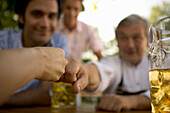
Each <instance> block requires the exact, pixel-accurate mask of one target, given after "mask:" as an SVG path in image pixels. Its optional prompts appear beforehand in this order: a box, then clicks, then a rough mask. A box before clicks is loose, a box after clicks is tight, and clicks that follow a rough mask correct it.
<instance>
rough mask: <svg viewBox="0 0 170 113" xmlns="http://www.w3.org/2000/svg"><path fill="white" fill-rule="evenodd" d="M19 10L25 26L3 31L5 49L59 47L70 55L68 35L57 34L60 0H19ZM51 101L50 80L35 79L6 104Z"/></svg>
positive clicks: (0, 33)
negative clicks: (16, 29)
mask: <svg viewBox="0 0 170 113" xmlns="http://www.w3.org/2000/svg"><path fill="white" fill-rule="evenodd" d="M16 13H17V14H18V17H19V24H20V27H21V28H22V29H20V30H18V31H15V30H12V29H9V30H4V31H0V47H1V48H2V49H17V48H28V47H37V46H47V47H57V48H61V49H63V50H64V51H65V54H66V56H67V38H66V37H65V36H64V35H60V34H58V33H55V30H56V25H57V17H58V4H57V0H17V1H16ZM56 52H57V51H56ZM49 103H50V96H49V83H48V82H41V81H39V80H35V79H33V80H32V81H30V82H29V83H28V84H26V85H25V86H24V87H22V88H21V89H19V90H17V91H16V92H15V94H14V95H13V96H12V97H11V98H10V99H9V100H8V101H6V105H16V106H17V105H23V106H26V105H46V104H49Z"/></svg>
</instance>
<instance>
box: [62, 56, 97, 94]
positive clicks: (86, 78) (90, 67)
mask: <svg viewBox="0 0 170 113" xmlns="http://www.w3.org/2000/svg"><path fill="white" fill-rule="evenodd" d="M66 59H67V61H68V64H67V66H66V69H65V73H64V75H63V76H62V77H61V78H60V81H63V82H68V83H73V90H74V92H75V93H78V92H80V91H81V90H83V89H86V90H88V91H93V90H95V89H96V88H97V87H98V85H99V83H100V75H99V72H98V69H97V67H96V66H95V65H94V64H81V63H80V62H79V61H77V60H75V59H73V58H69V57H67V58H66Z"/></svg>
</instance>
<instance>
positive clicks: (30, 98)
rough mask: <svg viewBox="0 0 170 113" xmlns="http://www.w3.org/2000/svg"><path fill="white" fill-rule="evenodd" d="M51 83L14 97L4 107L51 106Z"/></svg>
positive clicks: (44, 83)
mask: <svg viewBox="0 0 170 113" xmlns="http://www.w3.org/2000/svg"><path fill="white" fill-rule="evenodd" d="M49 88H50V83H49V82H45V81H44V82H42V83H41V85H40V87H37V88H34V89H30V90H26V91H23V92H19V93H16V94H14V95H12V96H11V97H10V98H9V99H8V100H7V101H6V102H5V104H4V106H36V105H50V95H49Z"/></svg>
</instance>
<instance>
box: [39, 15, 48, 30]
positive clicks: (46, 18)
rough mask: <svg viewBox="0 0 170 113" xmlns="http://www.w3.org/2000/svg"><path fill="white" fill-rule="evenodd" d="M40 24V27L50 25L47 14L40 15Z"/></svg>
mask: <svg viewBox="0 0 170 113" xmlns="http://www.w3.org/2000/svg"><path fill="white" fill-rule="evenodd" d="M40 25H41V26H42V27H49V26H50V20H49V18H48V16H44V17H42V19H41V23H40Z"/></svg>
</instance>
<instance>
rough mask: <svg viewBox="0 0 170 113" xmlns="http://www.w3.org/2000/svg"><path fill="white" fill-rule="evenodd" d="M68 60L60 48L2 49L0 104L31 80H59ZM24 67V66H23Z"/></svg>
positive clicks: (0, 61)
mask: <svg viewBox="0 0 170 113" xmlns="http://www.w3.org/2000/svg"><path fill="white" fill-rule="evenodd" d="M66 64H67V61H66V60H65V57H64V52H63V51H62V50H61V49H58V48H44V47H43V48H29V49H28V48H27V49H18V50H1V51H0V73H1V74H0V91H1V94H0V105H1V104H2V103H3V102H4V101H5V100H6V99H7V98H8V97H9V96H10V95H11V94H12V93H13V92H14V91H15V90H17V89H18V88H20V87H22V86H23V85H25V84H26V83H27V82H29V81H30V80H32V79H34V78H36V79H39V80H48V81H57V80H58V79H59V78H60V76H61V75H62V74H63V73H64V71H65V66H66ZM23 67H24V68H23Z"/></svg>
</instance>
